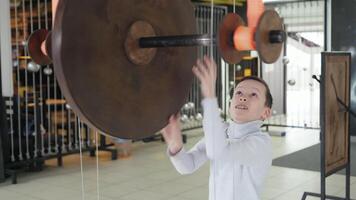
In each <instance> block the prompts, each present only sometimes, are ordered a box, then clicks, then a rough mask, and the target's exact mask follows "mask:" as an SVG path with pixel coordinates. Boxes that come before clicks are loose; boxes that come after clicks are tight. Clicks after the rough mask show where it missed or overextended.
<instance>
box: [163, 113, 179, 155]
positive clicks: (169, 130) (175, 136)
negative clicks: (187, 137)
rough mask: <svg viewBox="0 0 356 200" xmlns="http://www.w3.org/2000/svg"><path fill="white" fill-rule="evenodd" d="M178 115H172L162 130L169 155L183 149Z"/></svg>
mask: <svg viewBox="0 0 356 200" xmlns="http://www.w3.org/2000/svg"><path fill="white" fill-rule="evenodd" d="M179 120H180V115H179V114H177V115H172V116H171V117H170V118H169V123H168V125H167V126H166V127H164V128H163V129H162V135H163V138H164V140H165V141H166V144H167V146H168V149H169V153H170V154H171V155H175V154H177V153H178V152H179V151H180V150H181V149H182V148H183V140H182V133H181V129H180V122H179Z"/></svg>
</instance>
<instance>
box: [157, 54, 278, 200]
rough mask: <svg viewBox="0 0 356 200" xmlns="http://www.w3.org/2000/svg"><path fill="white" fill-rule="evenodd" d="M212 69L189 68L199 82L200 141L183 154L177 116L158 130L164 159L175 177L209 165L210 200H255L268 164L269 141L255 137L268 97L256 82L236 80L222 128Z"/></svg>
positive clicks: (206, 62) (205, 64) (209, 64)
mask: <svg viewBox="0 0 356 200" xmlns="http://www.w3.org/2000/svg"><path fill="white" fill-rule="evenodd" d="M216 68H217V67H216V64H215V62H214V61H213V60H212V59H210V58H208V57H204V59H203V60H202V61H201V60H198V61H197V65H196V66H194V67H193V73H194V74H195V75H196V77H197V78H198V79H199V81H200V82H201V90H202V96H203V101H202V105H203V109H204V120H203V130H204V137H203V138H202V139H201V140H200V141H199V142H198V143H197V144H196V145H195V146H194V147H193V148H192V149H191V150H190V151H186V150H185V149H184V147H183V143H182V134H181V130H180V124H179V116H177V115H175V116H171V117H170V119H169V124H168V125H167V126H166V127H165V128H164V129H163V130H162V134H163V137H164V139H165V141H166V143H167V146H168V154H169V156H170V159H171V161H172V163H173V165H174V166H175V168H176V169H177V171H178V172H180V173H181V174H189V173H192V172H194V171H195V170H197V169H198V168H199V167H200V166H202V165H203V164H204V163H205V162H206V161H208V160H209V161H210V177H209V199H210V200H258V199H259V193H260V192H261V189H262V184H263V181H264V179H265V177H266V175H267V172H268V169H269V167H270V166H271V162H272V147H271V139H270V137H269V135H268V134H266V133H262V132H261V131H260V127H261V125H262V121H263V120H265V119H266V118H268V117H270V115H271V107H272V96H271V94H270V91H269V88H268V86H267V84H266V83H265V82H264V81H263V80H262V79H259V78H257V77H246V78H244V79H242V81H241V82H240V83H239V84H238V85H237V86H236V88H235V92H234V95H233V97H232V101H231V104H230V109H229V112H230V117H231V119H232V121H230V122H228V123H227V124H225V123H224V122H222V119H221V118H220V112H219V108H218V103H217V99H216V96H215V82H216V70H217V69H216Z"/></svg>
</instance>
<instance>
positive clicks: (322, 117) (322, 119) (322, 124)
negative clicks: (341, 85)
mask: <svg viewBox="0 0 356 200" xmlns="http://www.w3.org/2000/svg"><path fill="white" fill-rule="evenodd" d="M327 55H342V56H345V55H346V56H349V63H350V66H351V54H350V53H345V52H341V53H340V52H337V53H336V52H323V53H322V66H325V59H324V57H325V56H327ZM350 66H349V67H350ZM350 80H351V73H349V84H350ZM320 89H321V90H320V108H321V109H320V128H321V130H320V143H321V145H320V193H314V192H304V194H303V196H302V200H305V199H306V198H307V197H308V196H314V197H320V199H321V200H325V199H332V200H350V176H351V175H350V139H351V135H350V134H348V137H347V139H348V141H347V143H348V149H347V154H348V160H347V163H346V164H345V165H343V166H340V167H338V168H335V169H333V170H331V171H329V172H326V167H325V161H326V152H325V151H326V150H325V146H326V145H325V144H326V137H325V122H326V118H325V98H326V97H325V89H326V88H325V67H322V76H321V80H320ZM337 98H338V97H337ZM349 101H350V95H349ZM338 103H339V104H341V105H344V106H345V110H346V112H347V118H348V119H350V113H353V112H352V111H351V110H350V108H349V107H348V106H346V105H345V103H344V102H340V100H339V99H338ZM349 130H350V123H348V131H349ZM342 169H346V175H345V184H346V185H345V192H346V193H345V196H346V197H345V198H341V197H337V196H332V195H327V194H326V178H327V177H328V176H330V175H333V174H334V173H336V172H338V171H340V170H342Z"/></svg>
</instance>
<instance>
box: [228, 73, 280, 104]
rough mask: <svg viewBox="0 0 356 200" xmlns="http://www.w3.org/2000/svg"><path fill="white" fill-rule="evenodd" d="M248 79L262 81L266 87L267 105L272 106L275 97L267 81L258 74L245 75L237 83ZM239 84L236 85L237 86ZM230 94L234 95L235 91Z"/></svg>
mask: <svg viewBox="0 0 356 200" xmlns="http://www.w3.org/2000/svg"><path fill="white" fill-rule="evenodd" d="M246 80H254V81H257V82H259V83H262V84H263V85H264V86H265V88H266V102H265V106H267V107H269V108H272V104H273V98H272V94H271V91H270V89H269V87H268V85H267V83H266V81H264V80H263V79H261V78H259V77H257V76H245V77H243V78H242V79H241V80H239V81H238V83H237V84H239V83H241V82H242V81H246ZM237 84H236V85H235V87H236V86H237ZM233 91H234V88H233V89H232V92H233ZM230 96H231V97H232V96H233V93H232V94H230Z"/></svg>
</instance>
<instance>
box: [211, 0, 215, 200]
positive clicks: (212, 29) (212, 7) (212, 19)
mask: <svg viewBox="0 0 356 200" xmlns="http://www.w3.org/2000/svg"><path fill="white" fill-rule="evenodd" d="M213 21H214V0H211V3H210V38H211V40H210V41H211V42H210V58H213V31H214V27H213V25H214V22H213ZM213 151H215V144H214V143H213ZM213 168H214V170H213V173H214V174H213V176H214V190H213V193H214V200H216V184H215V183H216V174H215V172H216V167H215V160H214V161H213Z"/></svg>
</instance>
